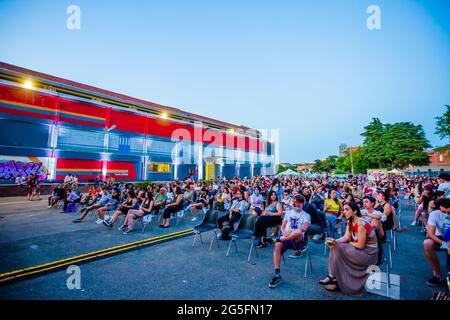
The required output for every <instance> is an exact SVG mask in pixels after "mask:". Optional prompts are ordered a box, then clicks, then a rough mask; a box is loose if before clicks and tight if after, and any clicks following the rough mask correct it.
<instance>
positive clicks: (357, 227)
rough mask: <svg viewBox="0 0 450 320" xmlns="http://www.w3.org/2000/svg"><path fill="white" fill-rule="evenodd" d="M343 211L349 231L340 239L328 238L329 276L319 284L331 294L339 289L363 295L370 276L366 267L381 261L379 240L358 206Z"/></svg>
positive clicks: (343, 291) (352, 204) (354, 205)
mask: <svg viewBox="0 0 450 320" xmlns="http://www.w3.org/2000/svg"><path fill="white" fill-rule="evenodd" d="M343 211H344V216H345V219H346V220H347V229H346V232H345V235H344V236H343V237H342V238H340V239H337V240H335V239H333V238H327V239H326V241H327V244H328V245H329V246H330V247H331V250H330V257H329V260H328V272H329V273H328V276H327V277H326V278H325V279H323V280H320V284H322V285H325V289H326V290H329V291H338V290H340V291H341V292H342V293H344V294H349V295H361V294H362V293H363V288H364V284H365V282H366V280H367V278H368V276H369V273H368V272H367V268H368V267H369V266H371V265H375V264H376V263H377V261H378V245H377V244H378V242H377V237H376V233H375V229H374V228H373V227H372V226H371V225H370V223H368V222H367V221H366V220H364V219H362V218H361V212H360V210H359V207H358V205H357V204H356V203H354V202H351V203H348V204H346V205H345V206H344V210H343Z"/></svg>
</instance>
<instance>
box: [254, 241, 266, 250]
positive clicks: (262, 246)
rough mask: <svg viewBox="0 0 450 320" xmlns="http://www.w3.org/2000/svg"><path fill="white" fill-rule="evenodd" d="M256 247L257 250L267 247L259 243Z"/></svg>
mask: <svg viewBox="0 0 450 320" xmlns="http://www.w3.org/2000/svg"><path fill="white" fill-rule="evenodd" d="M256 247H257V248H258V249H263V248H265V247H267V243H264V242H261V243H260V244H258V245H257V246H256Z"/></svg>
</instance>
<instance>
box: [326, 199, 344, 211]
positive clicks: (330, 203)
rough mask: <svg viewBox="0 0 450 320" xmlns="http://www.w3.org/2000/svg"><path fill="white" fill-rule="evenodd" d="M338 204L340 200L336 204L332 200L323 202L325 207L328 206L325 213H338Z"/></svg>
mask: <svg viewBox="0 0 450 320" xmlns="http://www.w3.org/2000/svg"><path fill="white" fill-rule="evenodd" d="M340 203H341V200H338V202H337V203H336V201H334V200H332V199H327V200H325V206H327V205H328V207H329V208H328V209H327V212H334V213H338V212H339V208H340V206H339V205H340Z"/></svg>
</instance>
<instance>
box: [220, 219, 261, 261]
mask: <svg viewBox="0 0 450 320" xmlns="http://www.w3.org/2000/svg"><path fill="white" fill-rule="evenodd" d="M255 221H256V216H254V215H252V214H243V215H242V217H241V219H240V220H239V224H238V226H237V228H236V229H235V230H234V231H232V232H230V237H231V241H230V244H229V245H228V250H227V257H228V255H229V253H230V249H231V245H232V244H233V243H234V247H235V249H236V253H237V244H236V243H237V240H238V239H239V238H241V239H248V238H251V237H252V235H253V231H254V229H255ZM252 246H253V241H252ZM251 248H252V247H250V250H251ZM250 254H251V251H250ZM248 260H250V255H249V259H248ZM248 260H247V261H248Z"/></svg>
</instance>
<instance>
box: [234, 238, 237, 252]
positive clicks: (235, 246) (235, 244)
mask: <svg viewBox="0 0 450 320" xmlns="http://www.w3.org/2000/svg"><path fill="white" fill-rule="evenodd" d="M234 249H235V250H236V253H237V240H234Z"/></svg>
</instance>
